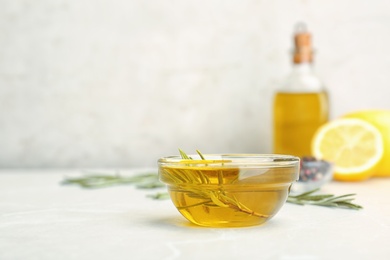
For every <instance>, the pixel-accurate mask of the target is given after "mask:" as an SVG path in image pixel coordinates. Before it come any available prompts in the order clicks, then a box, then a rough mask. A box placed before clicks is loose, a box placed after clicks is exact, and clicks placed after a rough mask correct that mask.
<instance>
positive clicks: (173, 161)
mask: <svg viewBox="0 0 390 260" xmlns="http://www.w3.org/2000/svg"><path fill="white" fill-rule="evenodd" d="M188 156H189V157H191V158H193V159H182V157H181V156H180V155H171V156H166V157H161V158H160V159H158V161H157V163H158V166H160V167H163V166H180V167H186V166H188V167H194V166H196V167H216V166H218V167H223V168H231V167H238V166H239V167H261V168H263V167H288V166H296V165H297V164H299V163H300V158H299V157H297V156H293V155H286V154H258V153H227V154H203V156H204V157H205V158H206V160H202V159H201V158H200V156H199V155H198V154H190V155H188Z"/></svg>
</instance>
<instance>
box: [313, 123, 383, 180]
mask: <svg viewBox="0 0 390 260" xmlns="http://www.w3.org/2000/svg"><path fill="white" fill-rule="evenodd" d="M312 153H313V155H314V156H315V157H317V158H318V159H324V160H327V161H330V162H332V163H334V179H336V180H340V181H360V180H364V179H367V178H369V177H371V176H372V175H373V174H374V173H375V170H376V168H377V165H378V163H379V162H380V160H381V159H382V156H383V153H384V149H383V138H382V134H381V133H380V131H379V130H378V129H377V128H376V127H375V126H373V125H372V124H370V123H368V122H367V121H364V120H362V119H356V118H341V119H337V120H333V121H330V122H328V123H326V124H324V125H322V126H321V127H320V128H319V129H318V130H317V131H316V133H315V134H314V137H313V140H312Z"/></svg>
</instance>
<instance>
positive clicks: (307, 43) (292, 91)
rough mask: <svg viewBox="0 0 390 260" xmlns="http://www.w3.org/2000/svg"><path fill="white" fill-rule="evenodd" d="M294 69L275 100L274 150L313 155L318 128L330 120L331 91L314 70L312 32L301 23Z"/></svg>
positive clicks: (279, 152)
mask: <svg viewBox="0 0 390 260" xmlns="http://www.w3.org/2000/svg"><path fill="white" fill-rule="evenodd" d="M294 40H295V41H294V42H295V49H294V55H293V63H294V66H293V70H292V73H291V75H290V76H289V77H288V78H287V80H286V82H285V84H284V86H283V88H282V89H279V90H278V91H277V92H276V94H275V97H274V103H273V127H274V129H273V139H274V140H273V145H274V153H278V154H291V155H295V156H299V157H303V156H310V155H311V141H312V138H313V136H314V134H315V132H316V130H317V129H318V128H319V127H320V126H321V125H322V124H324V123H326V122H327V120H328V114H329V107H328V95H327V93H326V91H325V89H324V88H323V86H322V83H321V82H320V80H319V79H318V78H317V77H316V76H315V75H314V73H313V71H312V62H313V57H312V48H311V35H310V34H309V33H308V32H307V31H306V27H305V26H304V25H299V26H298V27H297V31H296V33H295V36H294Z"/></svg>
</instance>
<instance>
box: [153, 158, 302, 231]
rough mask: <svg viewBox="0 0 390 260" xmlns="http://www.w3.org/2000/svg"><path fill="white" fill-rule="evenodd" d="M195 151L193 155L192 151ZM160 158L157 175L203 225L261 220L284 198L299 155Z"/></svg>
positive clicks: (192, 218) (176, 201)
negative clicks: (200, 158)
mask: <svg viewBox="0 0 390 260" xmlns="http://www.w3.org/2000/svg"><path fill="white" fill-rule="evenodd" d="M193 157H195V156H193ZM206 157H207V158H214V159H212V160H191V161H189V160H181V159H180V157H166V158H161V159H160V160H159V176H160V180H161V181H162V182H164V183H166V184H167V186H168V191H169V194H170V197H171V200H172V202H173V204H174V205H175V206H176V208H177V209H178V211H179V212H180V213H181V214H182V215H183V216H184V217H185V218H186V219H188V220H189V221H191V222H192V223H194V224H197V225H200V226H208V227H242V226H253V225H260V224H262V223H264V222H266V221H267V220H269V219H270V218H272V217H273V216H274V215H275V214H276V213H277V212H278V211H279V209H280V208H281V207H282V206H283V204H284V203H285V201H286V199H287V197H288V193H289V188H290V186H291V184H292V182H294V181H296V180H297V179H298V172H299V159H298V158H296V157H293V156H280V155H247V154H246V155H240V154H239V155H206Z"/></svg>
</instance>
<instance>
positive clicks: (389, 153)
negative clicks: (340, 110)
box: [343, 110, 390, 177]
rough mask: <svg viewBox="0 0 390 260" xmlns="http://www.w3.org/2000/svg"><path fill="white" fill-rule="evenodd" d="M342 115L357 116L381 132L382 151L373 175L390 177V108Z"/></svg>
mask: <svg viewBox="0 0 390 260" xmlns="http://www.w3.org/2000/svg"><path fill="white" fill-rule="evenodd" d="M343 117H349V118H358V119H362V120H365V121H367V122H369V123H371V124H372V125H374V126H375V127H376V128H377V129H378V130H379V131H380V132H381V134H382V137H383V147H384V153H383V157H382V159H381V160H380V162H379V164H378V166H377V168H376V171H375V173H374V176H381V177H385V176H387V177H390V110H361V111H356V112H352V113H348V114H346V115H344V116H343Z"/></svg>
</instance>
